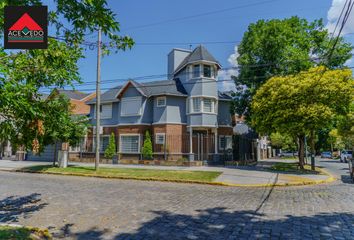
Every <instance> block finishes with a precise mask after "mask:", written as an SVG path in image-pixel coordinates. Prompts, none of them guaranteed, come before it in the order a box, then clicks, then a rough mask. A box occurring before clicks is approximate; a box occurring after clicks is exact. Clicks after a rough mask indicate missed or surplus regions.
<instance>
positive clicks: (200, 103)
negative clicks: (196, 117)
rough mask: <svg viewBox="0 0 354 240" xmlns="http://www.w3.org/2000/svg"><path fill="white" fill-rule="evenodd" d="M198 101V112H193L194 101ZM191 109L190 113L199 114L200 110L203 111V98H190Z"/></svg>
mask: <svg viewBox="0 0 354 240" xmlns="http://www.w3.org/2000/svg"><path fill="white" fill-rule="evenodd" d="M197 99H198V100H199V110H198V111H196V110H195V108H194V100H197ZM191 107H192V109H191V110H192V111H191V112H192V113H201V112H202V110H203V98H201V97H193V98H191Z"/></svg>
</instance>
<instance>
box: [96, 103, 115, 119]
mask: <svg viewBox="0 0 354 240" xmlns="http://www.w3.org/2000/svg"><path fill="white" fill-rule="evenodd" d="M94 111H95V112H94V116H95V118H96V105H95V109H94ZM100 116H101V119H109V118H112V104H111V103H110V104H101V105H100Z"/></svg>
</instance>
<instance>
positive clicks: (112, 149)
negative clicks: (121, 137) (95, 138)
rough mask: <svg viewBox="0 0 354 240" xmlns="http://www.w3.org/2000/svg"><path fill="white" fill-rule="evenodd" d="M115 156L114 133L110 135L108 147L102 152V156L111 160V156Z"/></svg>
mask: <svg viewBox="0 0 354 240" xmlns="http://www.w3.org/2000/svg"><path fill="white" fill-rule="evenodd" d="M115 155H116V137H115V135H114V133H111V136H110V137H109V144H108V147H107V149H106V151H104V156H105V157H106V158H113V156H115Z"/></svg>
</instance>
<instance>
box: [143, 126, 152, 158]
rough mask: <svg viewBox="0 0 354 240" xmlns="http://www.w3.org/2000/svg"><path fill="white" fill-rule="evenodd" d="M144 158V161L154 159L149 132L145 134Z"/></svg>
mask: <svg viewBox="0 0 354 240" xmlns="http://www.w3.org/2000/svg"><path fill="white" fill-rule="evenodd" d="M142 153H143V157H144V159H149V160H150V159H152V142H151V136H150V133H149V131H146V132H145V140H144V145H143V151H142Z"/></svg>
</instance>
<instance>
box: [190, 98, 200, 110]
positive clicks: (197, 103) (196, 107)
mask: <svg viewBox="0 0 354 240" xmlns="http://www.w3.org/2000/svg"><path fill="white" fill-rule="evenodd" d="M192 99H193V108H192V109H193V112H200V111H201V102H202V101H201V98H192Z"/></svg>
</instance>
